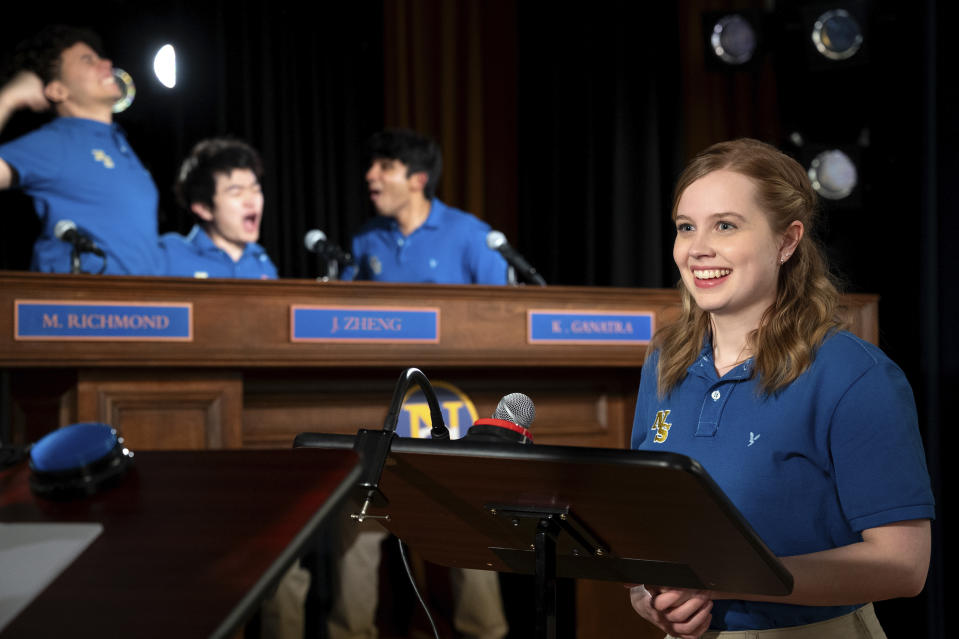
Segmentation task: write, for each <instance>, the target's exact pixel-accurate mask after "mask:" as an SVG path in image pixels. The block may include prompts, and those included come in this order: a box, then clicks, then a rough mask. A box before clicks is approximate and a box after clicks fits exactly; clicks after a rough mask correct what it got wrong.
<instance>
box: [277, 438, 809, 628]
mask: <svg viewBox="0 0 959 639" xmlns="http://www.w3.org/2000/svg"><path fill="white" fill-rule="evenodd" d="M361 432H362V431H361ZM354 440H355V438H354V437H352V436H347V435H324V434H317V433H303V434H300V435H299V436H297V438H296V440H295V442H294V447H319V448H352V447H353V443H354ZM366 461H367V460H364V463H365V462H366ZM379 489H380V492H381V493H382V494H383V495H384V496H385V498H386V500H387V503H386V504H382V505H374V507H373V508H372V509H371V510H370V511H369V513H370V514H371V515H374V516H387V515H388V516H389V519H388V520H382V521H381V523H382V524H383V526H384V527H386V528H387V529H388V530H389V531H390V532H391V533H393V534H394V535H396V536H397V537H399V538H400V539H402V540H403V541H404V542H406V543H407V544H408V545H409V546H410V547H411V548H413V549H415V550H416V551H417V552H419V553H420V555H422V557H423V558H424V559H426V560H428V561H431V562H433V563H436V564H440V565H443V566H450V567H458V568H479V569H483V570H495V571H500V572H517V573H527V574H535V575H536V580H537V587H536V590H537V592H536V598H537V606H536V607H537V636H541V637H553V636H555V622H556V620H555V616H556V599H555V580H556V578H558V577H568V578H586V579H598V580H606V581H617V582H623V583H649V584H657V585H664V586H677V587H685V588H696V589H711V590H721V591H725V592H741V593H751V594H765V595H786V594H789V593H790V592H791V591H792V575H790V574H789V572H788V571H787V570H786V569H785V568H784V567H783V565H782V564H781V563H780V562H779V560H778V559H776V557H775V556H774V555H773V554H772V552H771V551H770V550H769V548H767V547H766V545H765V544H764V543H763V541H762V540H761V539H760V538H759V536H758V535H757V534H756V533H755V531H753V529H752V528H751V527H750V525H749V524H748V523H747V522H746V520H745V519H744V518H743V516H742V515H741V514H740V513H739V511H738V510H737V509H736V507H735V506H734V505H733V504H732V503H731V502H730V501H729V499H728V498H727V497H726V496H725V495H724V494H723V492H722V491H721V490H720V489H719V487H718V486H717V485H716V483H715V482H714V481H713V480H712V479H711V478H710V477H709V475H707V474H706V471H705V470H704V469H703V468H702V466H701V465H700V464H699V463H698V462H696V461H695V460H693V459H690V458H689V457H686V456H684V455H677V454H673V453H652V452H645V451H627V450H613V449H604V448H582V447H573V446H541V445H535V446H528V445H526V446H524V445H519V444H517V445H514V444H507V443H504V444H497V443H478V442H471V441H469V440H463V439H460V440H455V441H446V442H435V441H431V440H421V439H406V438H396V439H394V441H393V443H392V447H391V449H390V452H389V456H388V457H387V459H386V463H385V465H384V467H383V473H382V477H381V480H380V482H379ZM364 494H365V493H364Z"/></svg>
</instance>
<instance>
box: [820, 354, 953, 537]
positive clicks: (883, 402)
mask: <svg viewBox="0 0 959 639" xmlns="http://www.w3.org/2000/svg"><path fill="white" fill-rule="evenodd" d="M829 442H830V443H829V446H830V452H831V454H832V458H833V468H834V471H835V474H836V487H837V490H838V492H839V500H840V503H841V505H842V508H843V511H844V514H845V516H846V519H847V520H848V521H849V522H850V525H851V526H852V528H853V529H854V530H856V531H859V532H862V531H863V530H866V529H867V528H874V527H876V526H881V525H884V524H889V523H893V522H896V521H906V520H910V519H932V518H934V516H935V507H934V500H933V496H932V489H931V487H930V483H929V472H928V470H927V469H926V457H925V452H924V450H923V447H922V440H921V437H920V435H919V426H918V418H917V415H916V404H915V400H914V399H913V395H912V388H911V387H910V386H909V382H908V381H907V380H906V377H905V375H903V373H902V371H901V370H900V369H899V368H898V367H897V366H896V365H895V364H893V363H892V362H891V361H888V360H885V361H883V360H880V361H878V362H877V363H876V364H875V365H874V366H872V367H871V368H870V369H869V370H867V371H866V372H865V373H864V374H863V375H862V376H860V377H859V379H857V380H856V381H855V382H854V383H853V384H852V385H851V386H850V387H849V389H848V390H847V391H846V393H845V394H844V395H843V397H842V399H841V400H840V402H839V404H838V405H837V407H836V411H835V413H834V416H833V420H832V423H831V427H830V433H829Z"/></svg>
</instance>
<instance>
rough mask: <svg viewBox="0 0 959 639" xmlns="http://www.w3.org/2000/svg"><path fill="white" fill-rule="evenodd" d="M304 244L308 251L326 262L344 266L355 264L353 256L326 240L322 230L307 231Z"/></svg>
mask: <svg viewBox="0 0 959 639" xmlns="http://www.w3.org/2000/svg"><path fill="white" fill-rule="evenodd" d="M303 244H304V246H306V250H307V251H310V252H311V253H316V254H317V255H319V256H320V257H322V258H323V259H325V260H329V261H333V260H335V261H336V262H338V263H339V264H342V265H343V266H350V265H351V264H353V256H352V255H350V254H349V253H344V252H343V251H342V250H341V249H340V247H339V246H337V245H336V244H334V243H332V242H330V241H328V240H327V239H326V233H324V232H323V231H321V230H320V229H313V230H312V231H307V232H306V235H304V236H303Z"/></svg>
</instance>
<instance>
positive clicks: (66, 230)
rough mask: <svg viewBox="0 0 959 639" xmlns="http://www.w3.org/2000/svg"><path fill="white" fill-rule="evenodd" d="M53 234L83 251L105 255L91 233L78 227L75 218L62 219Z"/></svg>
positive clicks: (100, 255) (54, 228)
mask: <svg viewBox="0 0 959 639" xmlns="http://www.w3.org/2000/svg"><path fill="white" fill-rule="evenodd" d="M53 236H54V237H56V238H57V239H58V240H63V241H64V242H69V243H71V244H73V246H75V247H76V249H77V251H79V252H81V253H93V254H94V255H97V256H99V257H105V256H104V254H103V251H102V250H101V249H100V247H99V246H97V243H96V242H94V241H93V238H91V237H90V236H89V235H87V234H86V233H84V232H83V231H81V230H80V229H79V228H77V224H76V222H74V221H73V220H60V221H59V222H57V223H56V225H55V226H54V227H53Z"/></svg>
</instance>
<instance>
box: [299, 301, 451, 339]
mask: <svg viewBox="0 0 959 639" xmlns="http://www.w3.org/2000/svg"><path fill="white" fill-rule="evenodd" d="M290 341H292V342H376V343H391V342H392V343H404V344H405V343H409V344H435V343H437V342H439V341H440V311H439V309H438V308H394V307H389V306H362V307H351V306H296V305H294V306H291V307H290Z"/></svg>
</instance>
